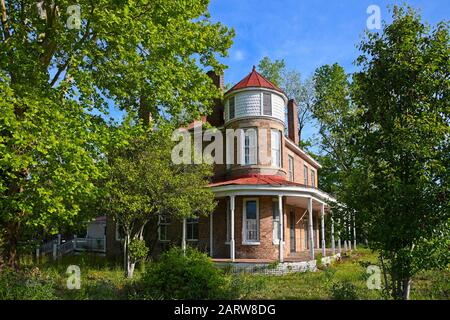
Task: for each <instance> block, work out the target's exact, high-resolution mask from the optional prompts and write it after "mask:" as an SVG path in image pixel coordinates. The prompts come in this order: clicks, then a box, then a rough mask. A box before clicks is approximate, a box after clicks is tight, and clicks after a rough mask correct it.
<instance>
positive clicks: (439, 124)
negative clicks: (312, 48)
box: [352, 7, 450, 299]
mask: <svg viewBox="0 0 450 320" xmlns="http://www.w3.org/2000/svg"><path fill="white" fill-rule="evenodd" d="M448 31H449V30H448V23H444V22H442V23H439V24H437V25H436V26H435V27H433V28H431V27H429V26H427V25H425V24H424V23H423V22H422V21H421V18H420V16H419V15H418V14H417V13H416V12H414V10H412V9H411V8H408V9H405V8H402V7H394V9H393V22H392V23H391V24H390V25H385V26H384V28H383V32H382V33H380V34H379V33H368V34H367V36H366V38H365V39H364V40H363V41H362V42H361V44H360V50H361V51H362V54H361V55H360V56H359V58H358V59H357V63H358V65H359V67H360V68H361V71H359V72H357V73H355V74H354V77H353V85H352V100H353V102H354V103H355V105H356V108H357V111H356V117H355V118H354V119H355V121H356V123H357V126H358V127H359V128H360V130H358V131H357V134H356V136H355V140H354V142H355V143H354V145H353V146H352V148H353V150H355V152H356V154H357V156H358V158H357V167H358V171H357V172H355V174H354V175H353V179H354V181H357V182H358V192H357V193H356V192H355V193H354V196H353V197H354V199H356V203H357V205H358V206H359V210H358V215H359V216H360V218H361V219H362V220H364V221H365V223H366V228H367V230H368V237H369V244H370V246H371V248H373V249H375V250H378V251H379V252H380V259H381V262H382V266H383V271H384V273H385V278H386V280H387V281H386V283H385V285H386V288H385V289H386V291H387V292H388V293H389V294H390V295H391V296H392V297H393V298H395V299H408V298H409V292H410V286H411V279H412V277H413V276H414V275H415V274H416V273H417V272H419V271H421V270H424V269H429V268H445V267H447V266H448V263H449V262H450V253H449V247H450V240H449V239H450V225H449V221H450V220H449V219H450V179H449V177H450V173H449V171H450V157H449V154H450V153H449V150H450V105H449V93H450V92H449V88H450V87H449V75H450V68H449V66H450V64H449V54H448V52H449V32H448Z"/></svg>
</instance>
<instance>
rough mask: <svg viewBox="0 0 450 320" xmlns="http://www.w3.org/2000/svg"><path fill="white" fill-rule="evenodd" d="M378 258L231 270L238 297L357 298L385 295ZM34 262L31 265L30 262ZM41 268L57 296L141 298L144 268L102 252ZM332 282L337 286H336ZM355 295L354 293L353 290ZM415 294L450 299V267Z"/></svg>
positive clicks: (358, 255)
mask: <svg viewBox="0 0 450 320" xmlns="http://www.w3.org/2000/svg"><path fill="white" fill-rule="evenodd" d="M370 264H373V265H376V264H378V261H377V255H376V253H372V252H371V251H369V250H367V249H364V248H359V249H358V250H356V251H353V252H352V253H350V254H348V255H344V256H343V259H342V260H341V261H340V262H337V263H334V264H333V265H332V266H331V267H327V268H323V269H322V270H318V271H317V272H305V273H291V274H288V275H284V276H269V275H249V274H245V275H244V274H240V275H227V276H228V277H230V280H231V282H232V283H233V285H234V286H235V287H236V288H237V289H236V291H238V292H239V295H238V298H240V299H276V300H278V299H281V300H283V299H294V300H300V299H302V300H304V299H321V300H327V299H333V298H336V297H337V296H338V295H340V297H341V298H342V294H343V295H344V298H345V297H346V296H348V294H349V292H350V293H352V292H354V294H355V295H356V297H357V298H358V299H383V296H382V295H381V292H380V291H379V290H369V289H368V288H367V285H366V280H367V277H368V274H367V273H366V267H367V266H368V265H370ZM69 265H78V266H79V267H80V271H81V289H80V290H69V289H67V286H66V283H67V279H68V276H69V275H68V274H66V270H67V267H68V266H69ZM29 267H31V265H29ZM38 267H39V269H40V270H41V272H42V273H44V274H46V275H48V276H50V277H51V278H52V279H53V281H54V282H55V284H56V294H57V297H58V298H59V299H70V300H72V299H93V300H115V299H128V298H137V299H139V296H130V295H129V293H128V292H129V290H128V289H129V288H132V287H133V286H134V284H135V282H137V281H139V279H140V276H141V274H142V268H139V267H138V269H137V270H136V272H135V277H134V279H132V280H130V279H126V278H125V277H124V273H123V271H122V266H120V265H114V264H111V263H110V262H108V261H107V260H106V259H105V258H104V257H93V256H87V255H81V256H73V257H66V258H64V259H62V260H60V261H58V262H57V263H55V262H53V261H44V262H42V263H41V264H39V266H38ZM333 288H334V289H333ZM350 296H351V295H350ZM411 299H418V300H423V299H425V300H428V299H443V300H449V299H450V269H447V270H443V271H427V272H423V273H421V274H419V275H417V276H416V277H415V278H414V279H413V283H412V288H411Z"/></svg>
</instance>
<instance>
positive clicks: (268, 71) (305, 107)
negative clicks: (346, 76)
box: [258, 57, 314, 143]
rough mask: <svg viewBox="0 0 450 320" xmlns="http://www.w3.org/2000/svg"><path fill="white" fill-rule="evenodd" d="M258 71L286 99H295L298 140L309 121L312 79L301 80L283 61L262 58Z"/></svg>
mask: <svg viewBox="0 0 450 320" xmlns="http://www.w3.org/2000/svg"><path fill="white" fill-rule="evenodd" d="M258 70H259V71H260V72H261V74H262V75H263V76H264V77H266V78H267V79H268V80H269V81H271V82H272V83H273V84H275V85H277V86H280V88H281V89H283V91H284V92H285V93H286V95H287V96H288V98H290V99H291V98H292V99H295V101H296V102H297V104H298V132H299V140H300V143H302V140H301V137H302V132H303V129H304V128H305V126H306V124H307V123H308V122H309V121H310V120H311V108H312V104H313V101H314V86H313V81H312V79H309V78H308V79H306V80H305V81H302V80H301V75H300V73H299V72H298V71H296V70H291V69H287V67H286V64H285V62H284V60H275V61H273V62H272V61H271V60H270V58H269V57H264V58H263V59H261V61H260V62H259V64H258Z"/></svg>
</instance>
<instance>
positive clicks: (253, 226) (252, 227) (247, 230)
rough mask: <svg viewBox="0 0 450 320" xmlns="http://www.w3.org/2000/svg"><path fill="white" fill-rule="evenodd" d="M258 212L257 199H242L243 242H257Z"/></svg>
mask: <svg viewBox="0 0 450 320" xmlns="http://www.w3.org/2000/svg"><path fill="white" fill-rule="evenodd" d="M258 219H259V214H258V201H257V199H246V200H244V224H243V227H244V230H243V233H244V243H258V242H259V223H258Z"/></svg>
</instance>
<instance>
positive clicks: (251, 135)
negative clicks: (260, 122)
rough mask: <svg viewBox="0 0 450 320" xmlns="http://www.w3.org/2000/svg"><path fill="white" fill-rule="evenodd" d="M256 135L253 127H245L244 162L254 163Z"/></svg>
mask: <svg viewBox="0 0 450 320" xmlns="http://www.w3.org/2000/svg"><path fill="white" fill-rule="evenodd" d="M256 155H257V137H256V130H255V129H247V130H245V134H244V164H245V165H246V166H248V165H252V164H256Z"/></svg>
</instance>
